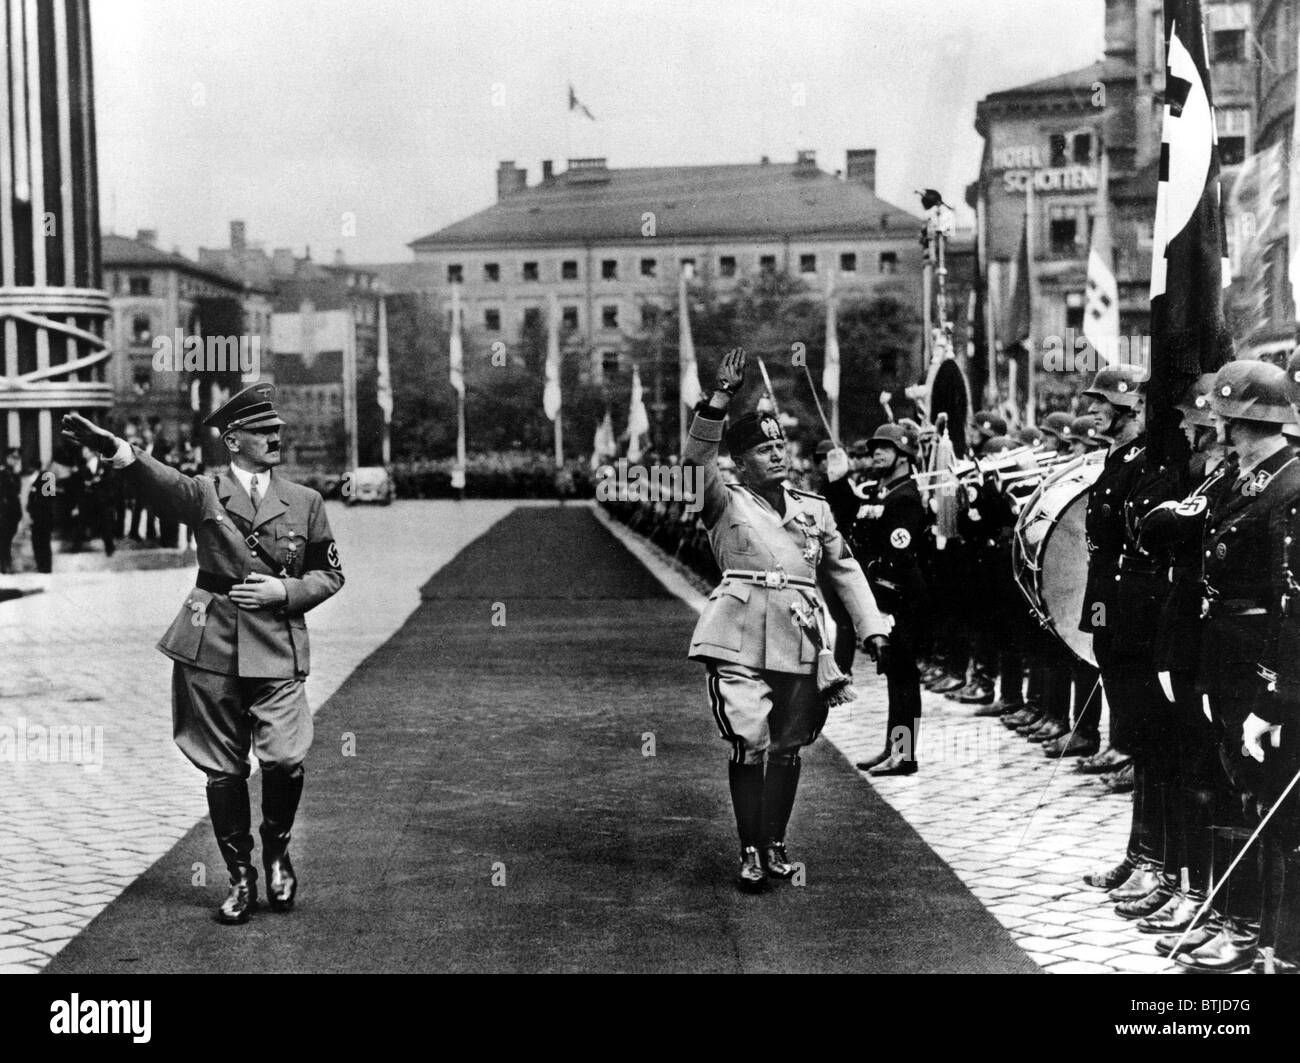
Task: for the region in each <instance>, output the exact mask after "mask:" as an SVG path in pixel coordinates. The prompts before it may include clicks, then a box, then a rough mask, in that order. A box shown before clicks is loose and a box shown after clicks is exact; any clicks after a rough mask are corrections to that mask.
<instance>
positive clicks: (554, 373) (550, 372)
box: [542, 292, 560, 421]
mask: <svg viewBox="0 0 1300 1063" xmlns="http://www.w3.org/2000/svg"><path fill="white" fill-rule="evenodd" d="M542 409H544V410H545V411H546V417H547V419H548V420H551V421H554V420H555V419H556V418H557V417H558V416H559V415H560V307H559V304H558V303H556V301H555V293H554V292H552V293H551V301H550V306H549V307H548V309H547V315H546V386H545V388H544V389H543V390H542Z"/></svg>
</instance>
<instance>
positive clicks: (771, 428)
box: [726, 413, 785, 457]
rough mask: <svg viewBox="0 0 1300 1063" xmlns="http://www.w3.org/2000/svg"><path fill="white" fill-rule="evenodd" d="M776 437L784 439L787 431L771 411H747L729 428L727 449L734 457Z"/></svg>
mask: <svg viewBox="0 0 1300 1063" xmlns="http://www.w3.org/2000/svg"><path fill="white" fill-rule="evenodd" d="M774 439H781V440H784V439H785V433H784V432H782V431H781V422H780V421H778V420H777V419H776V418H775V417H773V416H772V415H771V414H770V413H747V414H745V416H743V417H742V418H740V420H738V421H736V422H735V423H734V424H733V425H731V427H730V428H728V429H727V435H726V440H727V449H728V450H729V451H731V454H732V456H733V457H739V456H740V455H741V454H743V453H744V452H745V451H747V450H749V448H750V447H756V446H759V445H760V444H762V443H769V442H771V441H772V440H774Z"/></svg>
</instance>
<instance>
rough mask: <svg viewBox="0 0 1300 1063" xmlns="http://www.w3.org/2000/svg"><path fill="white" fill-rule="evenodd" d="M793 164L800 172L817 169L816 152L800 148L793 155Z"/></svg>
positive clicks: (811, 149)
mask: <svg viewBox="0 0 1300 1063" xmlns="http://www.w3.org/2000/svg"><path fill="white" fill-rule="evenodd" d="M794 163H795V165H796V166H798V167H799V169H801V170H815V169H817V152H816V151H815V150H814V149H813V148H802V149H800V151H799V153H798V154H797V155H795V158H794Z"/></svg>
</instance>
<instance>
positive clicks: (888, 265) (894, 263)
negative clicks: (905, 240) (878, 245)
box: [880, 251, 898, 273]
mask: <svg viewBox="0 0 1300 1063" xmlns="http://www.w3.org/2000/svg"><path fill="white" fill-rule="evenodd" d="M880 272H881V273H897V272H898V252H897V251H881V252H880Z"/></svg>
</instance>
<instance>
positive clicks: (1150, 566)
mask: <svg viewBox="0 0 1300 1063" xmlns="http://www.w3.org/2000/svg"><path fill="white" fill-rule="evenodd" d="M1119 568H1120V571H1121V572H1132V573H1135V574H1136V575H1139V576H1156V575H1163V574H1164V571H1165V566H1164V565H1162V564H1161V563H1160V562H1159V561H1157V560H1156V559H1155V558H1153V557H1142V556H1141V555H1140V554H1120V555H1119Z"/></svg>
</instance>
